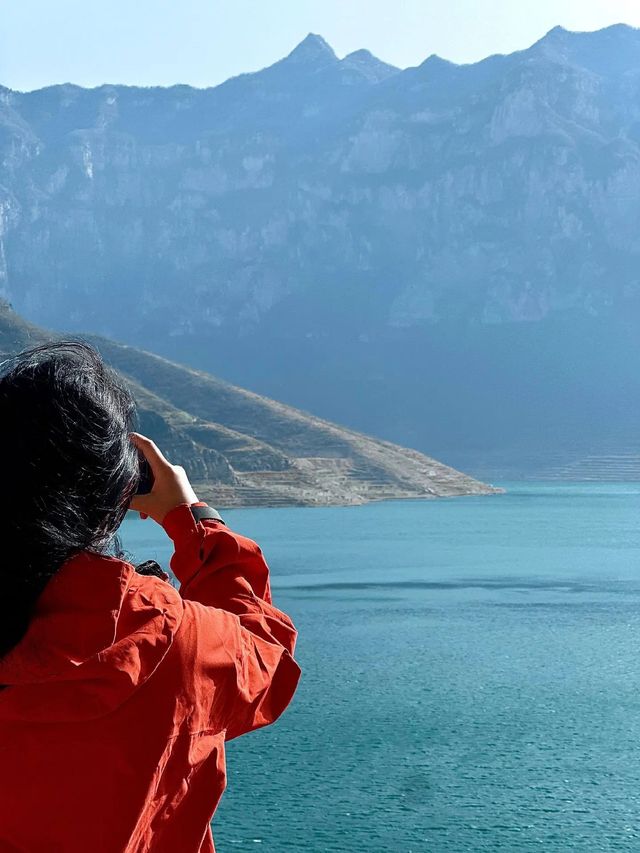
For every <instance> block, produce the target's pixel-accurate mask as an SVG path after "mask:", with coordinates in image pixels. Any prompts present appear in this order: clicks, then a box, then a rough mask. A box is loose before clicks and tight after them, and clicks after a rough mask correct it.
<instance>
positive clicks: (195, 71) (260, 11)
mask: <svg viewBox="0 0 640 853" xmlns="http://www.w3.org/2000/svg"><path fill="white" fill-rule="evenodd" d="M0 21H1V23H0V28H1V29H0V84H3V85H5V86H9V87H11V88H14V89H21V90H30V89H36V88H40V87H42V86H46V85H50V84H52V83H63V82H72V83H78V84H80V85H83V86H97V85H100V84H101V83H105V82H109V83H125V84H127V83H128V84H132V85H171V84H174V83H189V84H191V85H194V86H212V85H216V84H217V83H221V82H222V81H223V80H226V79H227V78H228V77H231V76H233V75H235V74H240V73H242V72H245V71H255V70H258V69H259V68H264V67H265V66H266V65H270V64H271V63H272V62H275V61H276V60H278V59H281V58H282V57H283V56H285V55H286V54H287V53H289V52H290V51H291V50H292V49H293V48H294V47H295V45H296V44H298V42H300V41H301V40H302V39H303V38H304V37H305V36H306V35H307V33H309V32H314V33H318V34H319V35H322V36H323V37H324V38H325V39H326V40H327V41H328V42H329V44H331V46H332V47H333V49H334V50H335V51H336V53H337V54H338V56H344V55H345V54H347V53H349V52H351V51H352V50H357V49H359V48H362V47H366V48H368V49H369V50H371V51H372V53H374V54H376V56H378V57H380V59H383V60H385V61H387V62H391V63H393V64H394V65H398V66H400V67H402V68H404V67H407V66H410V65H418V64H419V63H420V62H422V61H423V60H424V59H426V57H427V56H429V55H430V54H432V53H437V54H439V55H440V56H442V57H444V58H446V59H449V60H452V61H454V62H475V61H477V60H479V59H482V58H483V57H485V56H488V55H490V54H492V53H510V52H512V51H514V50H520V49H522V48H525V47H528V46H529V45H530V44H532V43H533V42H534V41H536V40H537V39H539V38H541V37H542V36H543V35H544V34H545V33H546V32H548V30H550V29H552V28H553V27H554V26H556V25H558V24H559V25H561V26H563V27H565V28H566V29H570V30H595V29H599V28H601V27H605V26H608V25H610V24H614V23H620V22H623V23H627V24H631V25H632V26H636V27H640V0H446V2H443V0H0Z"/></svg>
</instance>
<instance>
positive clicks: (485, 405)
mask: <svg viewBox="0 0 640 853" xmlns="http://www.w3.org/2000/svg"><path fill="white" fill-rule="evenodd" d="M0 156H1V158H2V164H3V165H2V175H1V177H0V284H1V287H2V292H3V293H4V296H5V297H6V298H7V299H9V300H10V301H11V302H12V304H13V305H14V306H15V307H16V308H17V309H18V310H19V311H20V312H21V313H22V314H24V315H25V316H26V317H28V318H29V319H30V320H33V321H35V322H39V323H44V324H46V325H47V326H50V327H54V328H57V329H70V330H87V329H88V330H91V331H94V332H96V333H100V334H105V335H108V336H110V337H115V338H117V339H120V340H123V341H125V342H128V343H131V344H134V345H139V346H142V347H145V348H147V349H150V350H153V351H156V352H159V353H162V354H164V355H167V356H170V357H174V358H176V359H178V360H180V361H186V362H188V363H190V364H192V365H195V366H196V367H200V368H205V369H208V370H211V371H213V372H215V373H217V374H219V375H222V376H224V377H225V378H227V379H229V380H232V381H234V382H238V383H240V384H243V385H246V386H248V387H251V388H254V389H255V390H257V391H260V392H262V393H266V394H269V395H271V396H275V397H277V398H279V399H282V400H284V401H286V402H288V403H292V404H295V405H298V406H302V407H303V408H305V409H308V410H310V411H313V412H316V413H318V414H320V415H323V416H325V417H330V418H332V419H335V420H338V421H340V422H344V423H347V424H349V425H350V426H353V427H355V428H357V429H361V430H365V431H367V432H372V433H374V434H376V435H379V436H383V437H386V438H389V439H392V440H394V441H398V442H400V443H402V444H409V445H413V446H416V447H418V448H420V449H421V450H430V451H431V452H433V450H434V449H436V450H437V451H438V452H440V453H446V454H448V456H449V458H452V459H460V460H461V461H462V460H464V461H465V462H466V463H467V464H469V463H471V464H472V466H473V465H474V464H476V462H477V463H478V464H480V460H481V459H484V460H485V461H486V463H487V465H488V466H489V468H491V467H492V466H493V468H494V469H495V470H498V469H500V470H502V469H501V466H502V468H504V466H505V464H506V462H505V460H506V459H507V457H509V458H513V459H515V460H516V462H515V463H514V464H515V465H516V467H517V465H518V462H517V460H518V459H523V458H524V456H525V454H526V455H527V456H528V457H531V456H533V457H536V458H538V459H540V458H542V459H545V458H547V455H548V454H549V453H550V452H551V451H553V452H554V453H556V452H559V453H560V454H561V455H562V453H563V452H564V451H565V450H566V451H567V452H569V451H571V452H572V453H573V452H574V451H575V452H578V455H579V454H580V453H583V454H586V455H589V454H592V453H595V454H596V456H597V455H598V454H606V453H610V452H611V451H612V449H613V450H614V451H616V452H617V449H620V448H624V449H625V452H627V451H628V452H631V453H634V452H635V450H637V448H638V447H639V446H640V443H639V442H638V440H637V438H636V434H637V424H638V422H639V419H640V369H639V368H640V335H639V334H638V322H639V321H640V267H639V262H640V227H639V226H640V31H638V30H635V29H632V28H630V27H627V26H623V25H619V26H614V27H610V28H608V29H605V30H601V31H599V32H595V33H571V32H567V31H566V30H563V29H562V28H556V29H554V30H552V31H551V32H550V33H548V34H547V35H546V36H545V37H544V38H543V39H542V40H541V41H539V42H537V43H536V44H534V45H533V46H532V47H530V48H529V49H527V50H524V51H520V52H517V53H514V54H511V55H509V56H492V57H489V58H488V59H486V60H484V61H482V62H479V63H476V64H473V65H464V66H459V65H454V64H452V63H450V62H447V61H445V60H443V59H440V58H439V57H437V56H432V57H429V58H428V59H426V60H425V62H424V63H423V64H422V65H420V66H418V67H416V68H409V69H405V70H399V69H396V68H394V67H392V66H390V65H387V64H385V63H383V62H381V61H380V60H378V59H377V58H376V57H374V56H372V55H371V54H370V53H369V52H367V51H364V50H363V51H356V52H355V53H352V54H350V55H349V56H347V57H345V58H344V59H339V58H338V57H336V55H335V53H334V52H333V50H332V49H331V47H330V46H329V45H328V44H327V43H326V42H325V41H324V40H323V39H322V38H321V37H320V36H317V35H309V36H308V37H307V38H306V39H305V40H304V41H303V42H302V43H301V44H300V45H298V46H297V47H296V48H295V50H293V51H292V53H291V54H289V56H287V57H286V58H284V59H283V60H281V61H280V62H277V63H276V64H275V65H272V66H271V67H269V68H266V69H264V70H262V71H259V72H257V73H253V74H245V75H241V76H239V77H235V78H233V79H231V80H228V81H227V82H226V83H223V84H222V85H220V86H217V87H215V88H212V89H205V90H199V89H193V88H190V87H188V86H175V87H172V88H168V89H161V88H144V89H143V88H136V87H122V86H107V85H105V86H102V87H99V88H97V89H91V90H85V89H82V88H79V87H77V86H72V85H62V86H53V87H50V88H47V89H43V90H40V91H36V92H29V93H19V92H13V91H10V90H8V89H3V90H1V91H0ZM576 448H577V450H576ZM491 460H493V461H491ZM483 464H484V463H483ZM509 464H510V463H509ZM507 467H508V466H507ZM534 467H535V465H534Z"/></svg>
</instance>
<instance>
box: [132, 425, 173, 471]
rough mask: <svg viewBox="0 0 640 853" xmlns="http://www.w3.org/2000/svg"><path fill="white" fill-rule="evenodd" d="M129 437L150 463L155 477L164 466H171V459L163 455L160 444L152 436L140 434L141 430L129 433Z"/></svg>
mask: <svg viewBox="0 0 640 853" xmlns="http://www.w3.org/2000/svg"><path fill="white" fill-rule="evenodd" d="M129 438H130V439H131V441H132V442H133V444H134V445H135V446H136V447H137V448H138V450H139V451H140V452H141V453H142V455H143V456H144V458H145V459H146V460H147V462H148V463H149V467H150V468H151V471H152V473H153V476H154V477H157V476H158V474H159V473H160V472H161V471H162V469H163V468H166V467H168V466H170V462H169V460H168V459H166V458H165V456H163V454H162V452H161V451H160V448H159V447H158V445H157V444H156V443H155V442H154V441H151V439H150V438H147V437H146V436H145V435H140V433H139V432H132V433H129Z"/></svg>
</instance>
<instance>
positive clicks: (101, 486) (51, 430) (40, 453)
mask: <svg viewBox="0 0 640 853" xmlns="http://www.w3.org/2000/svg"><path fill="white" fill-rule="evenodd" d="M135 418H136V410H135V403H134V400H133V397H132V395H131V393H130V391H129V390H128V389H127V388H126V386H125V385H124V384H123V382H122V381H121V380H120V379H119V378H118V376H117V375H116V373H115V372H114V371H113V370H111V369H110V368H108V367H107V366H106V365H105V364H104V362H103V360H102V358H101V357H100V355H99V354H98V352H97V351H96V350H95V349H94V348H93V347H91V346H90V345H89V344H87V343H84V342H82V341H59V342H56V343H49V344H43V345H42V346H37V347H35V348H33V349H29V350H26V351H25V352H22V353H19V354H18V355H16V356H14V357H13V358H10V359H8V360H7V361H6V362H4V363H3V364H2V366H1V369H0V448H1V453H2V456H1V457H0V471H1V472H2V477H1V480H0V483H1V485H0V543H2V547H3V548H4V550H5V552H4V554H3V556H2V559H1V560H0V589H1V590H2V595H3V597H4V600H5V602H6V604H5V606H4V608H3V611H4V612H3V618H2V620H1V621H0V656H2V655H4V654H6V653H7V652H8V651H9V650H10V649H12V648H13V647H14V646H15V645H16V644H17V643H18V642H19V641H20V639H21V638H22V637H23V636H24V634H25V632H26V630H27V628H28V625H29V621H30V619H31V615H32V612H33V608H34V605H35V603H36V601H37V599H38V597H39V595H40V594H41V592H42V591H43V589H44V587H45V586H46V584H47V583H48V581H49V580H50V579H51V578H52V577H53V576H54V575H55V573H56V572H57V571H58V569H60V567H61V566H62V565H63V564H64V563H65V561H66V560H68V559H69V558H71V557H73V556H74V555H75V554H78V553H80V552H81V551H93V552H96V553H106V552H108V550H109V548H111V547H113V545H114V542H115V541H116V540H115V535H116V531H117V529H118V527H119V526H120V523H121V522H122V520H123V518H124V516H125V513H126V510H127V507H128V504H129V501H130V499H131V497H132V495H133V493H134V492H135V490H136V488H137V485H138V480H139V476H140V471H139V457H138V452H137V450H136V448H135V447H134V445H133V444H132V443H131V441H130V438H129V433H130V432H131V430H132V429H133V428H134V426H135Z"/></svg>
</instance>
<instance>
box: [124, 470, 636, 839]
mask: <svg viewBox="0 0 640 853" xmlns="http://www.w3.org/2000/svg"><path fill="white" fill-rule="evenodd" d="M507 487H508V488H509V486H507ZM225 518H226V519H227V521H228V523H229V524H230V525H231V526H232V527H233V528H234V529H236V530H238V531H240V532H242V533H244V534H246V535H248V536H251V537H252V538H254V539H256V540H258V541H259V542H260V544H261V545H262V547H263V550H264V551H265V553H266V555H267V558H268V560H269V563H270V566H271V569H272V576H273V580H272V584H273V592H274V602H275V603H276V604H278V605H280V606H282V607H283V608H284V609H285V610H287V611H288V612H289V613H290V614H291V616H292V617H293V619H294V621H295V622H296V625H297V626H298V628H299V631H300V638H299V645H298V652H297V657H298V659H299V660H300V663H301V665H302V668H303V677H302V681H301V685H300V688H299V690H298V693H297V695H296V697H295V699H294V701H293V704H292V705H291V707H290V708H289V709H288V710H287V712H285V715H284V716H283V717H282V718H281V720H280V721H279V722H278V723H277V724H276V725H274V726H273V727H271V728H268V729H264V730H261V731H258V732H255V733H253V734H251V735H248V736H246V737H244V738H239V739H237V740H235V741H233V742H231V743H230V744H229V745H228V773H229V783H228V788H227V792H226V793H225V796H224V798H223V801H222V803H221V805H220V807H219V809H218V812H217V813H216V817H215V819H214V826H213V829H214V836H215V838H216V844H217V847H218V850H219V853H228V851H235V850H262V851H264V853H267V851H269V853H280V851H288V850H295V851H311V853H316V851H318V853H319V851H332V853H336V851H344V853H364V851H392V853H402V851H404V853H418V851H420V853H422V851H424V853H440V851H443V852H444V851H447V853H461V851H496V850H498V851H540V850H543V851H551V853H561V851H584V852H585V853H592V851H609V850H611V851H620V850H629V851H637V850H640V689H639V686H640V485H635V484H633V483H631V484H630V483H625V484H621V485H616V484H603V483H597V484H593V485H580V484H575V483H571V484H558V483H553V484H535V485H526V484H514V485H513V486H512V487H511V488H510V489H509V493H508V494H507V495H504V496H499V497H492V498H462V499H460V498H458V499H454V500H446V501H430V502H422V501H415V502H408V501H403V502H389V503H381V504H371V505H368V506H364V507H350V508H327V509H305V508H294V509H252V510H234V511H227V512H225ZM123 533H124V536H123V540H124V543H125V547H127V548H128V549H129V550H130V551H131V552H133V554H134V555H135V556H136V558H138V559H140V560H142V559H149V558H155V559H158V561H159V562H160V563H163V564H165V565H166V564H167V562H168V558H169V556H170V549H169V546H168V543H167V541H165V538H164V534H163V532H162V530H161V529H160V528H159V527H157V526H155V525H153V523H152V522H151V521H146V522H140V521H138V520H135V521H127V522H125V525H124V528H123Z"/></svg>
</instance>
